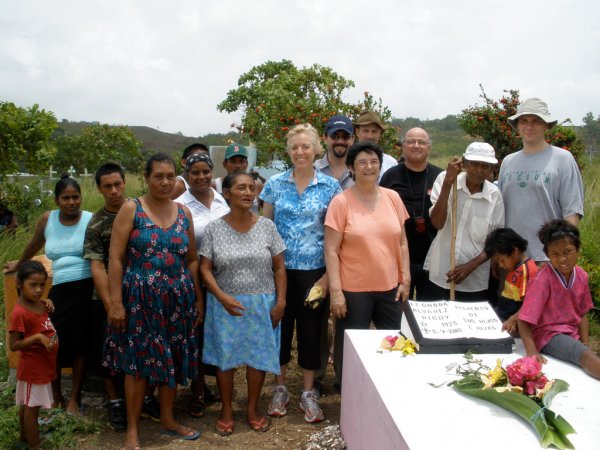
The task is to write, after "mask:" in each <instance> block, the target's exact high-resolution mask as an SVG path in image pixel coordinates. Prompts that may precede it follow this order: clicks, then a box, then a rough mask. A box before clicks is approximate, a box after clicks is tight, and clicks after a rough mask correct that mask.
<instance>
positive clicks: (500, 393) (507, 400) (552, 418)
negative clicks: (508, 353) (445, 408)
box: [438, 353, 575, 449]
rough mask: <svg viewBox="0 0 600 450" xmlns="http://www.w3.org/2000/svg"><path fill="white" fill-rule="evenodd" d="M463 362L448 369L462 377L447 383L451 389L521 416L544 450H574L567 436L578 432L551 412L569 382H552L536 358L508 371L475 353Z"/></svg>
mask: <svg viewBox="0 0 600 450" xmlns="http://www.w3.org/2000/svg"><path fill="white" fill-rule="evenodd" d="M464 358H465V360H466V362H465V363H463V364H460V365H459V364H452V365H451V366H450V367H449V368H448V369H449V370H453V369H454V370H455V371H456V374H457V375H458V376H460V378H459V379H458V380H455V381H451V382H450V383H448V384H449V385H450V386H452V388H454V389H455V390H457V391H459V392H461V393H463V394H466V395H469V396H471V397H476V398H480V399H482V400H485V401H487V402H490V403H493V404H495V405H496V406H499V407H501V408H504V409H506V410H508V411H510V412H512V413H514V414H516V415H518V416H519V417H521V418H522V419H523V420H525V422H527V423H528V424H529V425H531V426H532V427H533V429H534V430H535V431H536V433H537V435H538V438H539V441H540V444H541V446H542V447H543V448H548V447H549V446H551V445H553V446H555V447H556V448H559V449H572V448H574V447H573V444H572V443H571V441H569V439H568V438H567V435H568V434H572V433H575V430H574V429H573V427H572V426H571V425H570V424H569V422H567V421H566V420H565V419H564V418H563V417H562V416H559V415H557V414H556V413H555V412H554V411H552V410H551V409H550V403H551V401H552V399H553V398H554V396H555V395H556V394H558V393H560V392H562V391H565V390H567V389H568V387H569V384H568V383H567V382H566V381H563V380H559V379H555V380H549V379H548V378H547V377H546V376H545V375H544V374H543V373H542V366H541V364H540V362H539V361H538V360H537V358H536V357H535V356H526V357H523V358H519V359H517V360H516V361H514V362H513V363H512V364H508V365H507V366H506V367H502V361H501V360H500V359H498V360H497V361H496V366H495V367H494V368H493V369H492V368H490V367H488V366H485V365H484V364H483V363H482V361H481V360H480V359H475V358H474V356H473V354H472V353H466V354H465V355H464ZM438 387H439V386H438Z"/></svg>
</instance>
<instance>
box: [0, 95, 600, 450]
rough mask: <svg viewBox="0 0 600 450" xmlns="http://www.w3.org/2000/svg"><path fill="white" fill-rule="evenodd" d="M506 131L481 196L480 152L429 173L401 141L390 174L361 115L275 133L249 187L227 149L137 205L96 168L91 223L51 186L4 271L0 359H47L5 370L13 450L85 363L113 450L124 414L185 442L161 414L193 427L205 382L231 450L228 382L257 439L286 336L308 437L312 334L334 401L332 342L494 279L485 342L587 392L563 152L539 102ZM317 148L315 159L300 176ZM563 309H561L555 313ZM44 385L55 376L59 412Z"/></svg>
mask: <svg viewBox="0 0 600 450" xmlns="http://www.w3.org/2000/svg"><path fill="white" fill-rule="evenodd" d="M509 122H510V123H511V125H512V126H514V127H515V128H516V129H517V130H518V132H519V135H520V136H521V138H522V140H523V149H522V150H521V151H519V152H517V153H515V154H513V155H510V156H509V157H507V158H506V159H505V160H504V162H503V164H502V166H501V168H500V175H499V182H498V185H496V184H494V183H493V182H492V181H491V180H492V179H493V173H494V170H493V169H494V165H495V164H497V162H498V161H497V159H496V157H495V152H494V149H493V148H492V147H491V146H490V145H489V144H486V143H482V142H476V143H472V144H471V145H469V146H468V148H467V149H466V151H465V153H464V155H463V158H462V159H459V158H453V159H452V160H451V161H450V162H449V163H448V166H447V168H446V170H445V171H443V170H442V169H440V168H438V167H436V166H434V165H432V164H430V163H429V162H428V157H429V153H430V150H431V140H430V138H429V136H428V134H427V132H426V131H425V130H423V129H421V128H413V129H410V130H408V131H407V132H406V133H405V135H404V138H403V140H402V150H403V152H402V159H401V160H400V161H396V160H395V159H394V158H392V157H391V156H389V155H386V154H385V153H384V151H383V149H382V148H381V147H380V146H379V145H378V142H379V139H380V137H381V135H382V133H383V131H384V130H385V129H386V125H385V124H383V123H382V121H381V119H380V117H379V116H378V115H377V114H376V113H375V112H373V111H368V112H365V113H363V114H361V115H360V116H359V117H358V119H357V120H356V121H355V122H354V123H353V122H352V121H351V120H350V119H349V118H348V117H345V116H334V117H332V118H331V119H329V121H328V122H327V124H326V126H325V133H324V135H323V136H319V134H318V132H317V130H316V129H315V128H314V127H313V126H311V125H309V124H300V125H297V126H295V127H294V128H292V129H291V130H290V131H289V133H288V136H287V153H288V155H289V159H290V162H291V167H290V168H289V169H288V170H287V171H285V172H283V173H280V174H277V175H275V176H273V177H272V178H270V179H269V180H268V181H266V180H261V179H260V178H259V177H257V176H254V175H253V174H249V173H247V169H248V163H247V159H248V154H247V151H246V149H245V148H244V146H242V145H240V144H231V145H229V146H228V147H227V149H226V151H225V158H224V162H223V165H224V167H225V169H226V170H227V173H228V174H227V176H226V177H224V178H222V179H218V180H214V179H213V168H214V164H213V161H212V159H211V158H210V155H209V152H208V149H207V148H206V147H205V146H204V145H202V144H193V145H191V146H189V147H188V148H186V149H185V150H184V153H183V157H182V160H181V164H182V167H183V172H182V174H181V175H180V176H178V175H177V167H176V164H175V163H174V161H173V160H172V159H171V158H170V157H169V156H167V155H164V154H156V155H154V156H152V157H151V158H150V159H149V160H148V162H147V165H146V168H145V172H144V177H145V181H146V185H147V192H146V194H144V195H143V196H141V197H139V198H136V199H132V200H130V199H127V198H126V197H125V194H124V192H125V174H124V172H123V170H122V169H121V168H120V167H119V166H118V165H116V164H112V163H108V164H105V165H103V166H102V167H100V168H99V169H98V170H97V172H96V177H95V179H96V184H97V187H98V191H99V192H100V194H102V196H103V198H104V207H103V208H102V209H101V210H100V211H98V212H96V213H95V214H94V215H93V216H92V214H91V213H88V212H86V211H81V209H80V206H81V190H80V188H79V185H78V184H77V182H76V181H75V180H74V179H72V178H69V177H65V178H63V179H61V180H60V181H59V182H58V183H57V185H56V189H55V199H56V204H57V206H58V209H57V210H54V211H51V212H48V213H45V214H44V215H42V217H41V218H40V219H39V221H38V223H37V225H36V228H35V232H34V236H33V238H32V240H31V242H30V243H29V244H28V245H27V247H26V248H25V250H24V252H23V255H22V256H21V258H20V259H19V261H17V262H16V264H14V265H13V266H11V267H9V268H8V269H9V270H10V269H12V270H15V269H16V270H17V280H18V286H19V290H20V297H19V305H20V307H19V311H21V312H20V313H19V314H16V317H19V319H18V320H17V319H14V320H13V322H11V327H10V329H9V331H10V333H11V348H12V349H13V350H21V351H22V354H25V351H26V349H30V350H31V353H32V354H33V353H35V352H34V351H33V350H34V348H37V353H40V354H43V356H44V358H45V361H47V362H46V363H45V364H46V365H48V364H49V362H48V361H50V360H51V359H52V358H51V357H50V358H49V357H48V353H49V352H54V353H56V352H58V354H57V357H56V359H55V361H57V362H56V363H55V366H52V367H51V368H50V370H46V371H44V375H45V376H44V377H36V378H35V379H34V378H31V377H29V376H28V375H27V374H28V373H29V371H30V367H26V366H25V365H29V364H31V362H30V361H32V359H28V358H22V359H21V362H20V364H23V365H24V366H23V370H21V366H20V369H19V376H18V379H19V383H25V384H24V387H21V388H19V387H18V389H17V402H18V403H19V404H21V405H22V411H24V412H23V413H22V414H21V425H22V438H23V439H26V440H27V441H28V442H29V445H30V446H32V445H35V444H36V441H35V439H37V444H39V438H32V437H31V436H34V435H37V428H36V429H35V430H34V431H31V430H32V427H33V425H32V423H33V421H32V419H31V418H32V417H33V416H36V415H37V409H36V408H39V407H40V406H44V407H45V406H48V405H49V404H53V405H55V406H56V405H61V404H64V406H65V407H66V409H67V411H70V412H76V411H78V410H79V407H80V403H81V387H82V383H83V379H84V378H85V373H86V367H87V366H86V361H87V356H88V354H87V353H86V351H87V349H88V347H89V346H91V347H93V348H95V349H96V350H97V354H95V356H94V357H93V358H92V359H93V360H94V361H96V362H97V361H101V362H102V366H103V367H104V368H105V369H106V370H107V372H106V373H105V385H106V388H107V394H108V396H109V399H110V404H109V411H112V412H111V413H110V414H109V418H110V421H111V424H112V426H113V427H114V428H116V429H121V430H125V429H126V438H125V447H126V448H128V449H135V448H139V427H138V424H139V419H140V416H142V415H144V414H145V415H150V416H151V417H153V418H154V419H155V420H157V421H159V422H160V429H161V431H162V432H163V433H165V434H169V435H173V436H177V437H180V438H182V439H188V440H192V439H196V438H198V437H199V435H200V433H199V432H198V431H197V430H194V429H192V428H189V427H186V426H184V425H182V424H180V423H179V422H177V420H176V419H175V417H174V415H173V403H174V400H175V393H176V387H177V385H178V384H187V383H188V382H190V383H191V389H192V393H193V400H192V402H191V404H190V405H189V412H190V414H191V415H192V416H194V417H201V416H202V415H203V408H204V405H205V400H206V398H207V397H208V395H209V394H210V391H208V390H207V389H206V385H205V383H204V375H205V372H210V371H211V370H214V371H215V373H216V377H217V384H218V388H219V394H220V401H221V402H222V408H221V412H220V415H219V418H218V420H217V422H216V424H215V431H216V432H217V433H218V434H220V435H222V436H227V435H230V434H231V433H233V432H234V426H235V420H234V411H233V408H232V397H233V384H234V371H235V369H236V368H238V367H241V366H246V380H247V389H248V404H247V423H248V425H249V426H250V427H251V428H252V429H253V430H255V431H257V432H265V431H267V430H268V429H269V427H270V419H269V418H268V417H267V416H265V415H263V414H262V413H261V412H260V411H259V408H258V401H259V398H260V395H261V392H262V387H263V383H264V379H265V374H266V373H267V372H269V373H273V374H275V375H276V385H275V387H274V389H273V396H272V398H271V401H270V404H269V407H268V409H267V414H268V415H269V416H272V417H278V416H283V415H285V414H287V408H286V407H287V405H288V404H289V402H290V397H291V395H290V393H289V392H288V390H287V387H286V372H287V367H288V364H289V362H290V360H291V355H292V340H293V336H294V332H295V334H296V348H297V354H298V365H299V366H300V368H301V370H302V375H303V380H302V393H301V395H300V399H299V407H300V409H301V410H302V411H303V413H304V419H305V420H306V421H307V422H318V421H321V420H323V419H324V414H323V411H322V409H321V408H320V405H319V394H320V390H321V388H322V383H323V377H324V370H325V368H326V366H327V361H328V358H329V356H330V343H329V341H328V320H329V318H330V316H331V319H332V320H333V323H334V333H333V334H334V336H333V362H334V371H335V376H336V381H337V382H339V383H341V381H342V375H343V346H344V331H345V330H347V329H367V328H369V327H370V325H371V323H373V324H374V325H375V326H376V327H377V328H383V329H398V328H399V327H400V319H401V315H402V309H401V303H402V301H405V300H406V299H408V298H416V299H417V300H432V299H441V298H446V299H447V298H449V291H450V289H452V290H453V291H454V290H455V291H456V298H457V299H458V300H473V299H477V300H482V299H484V298H485V295H486V294H485V292H486V290H487V287H488V281H489V277H490V273H496V274H497V275H498V277H499V278H500V279H501V280H502V282H501V291H502V295H501V296H500V300H499V302H498V306H497V307H498V312H499V315H500V316H501V317H502V320H503V321H504V327H505V328H506V329H507V330H508V331H510V332H512V333H516V332H517V330H518V331H520V333H521V336H522V338H523V340H524V342H525V348H526V350H527V353H528V354H533V355H536V356H538V357H539V358H540V359H543V357H541V356H539V355H540V352H544V353H547V354H550V355H552V356H555V357H558V358H561V359H567V360H569V361H571V362H573V363H575V364H578V365H581V366H582V367H583V368H584V369H585V370H586V371H587V372H588V373H590V374H592V375H593V376H596V377H600V360H599V359H598V358H597V357H596V356H595V354H593V353H592V352H591V351H590V350H589V349H587V347H586V346H585V345H584V344H587V340H588V330H587V321H586V320H585V314H586V313H587V311H589V309H590V308H591V307H592V305H591V296H590V294H589V288H587V277H586V274H585V272H583V271H582V270H581V269H580V268H578V267H576V260H577V254H578V252H579V246H580V241H579V233H578V230H577V228H576V225H577V223H578V221H579V219H580V217H582V215H583V188H582V182H581V175H580V174H579V171H578V169H577V165H576V164H575V161H574V160H573V157H572V156H571V155H570V154H569V153H568V152H566V151H564V150H562V149H558V148H555V147H552V146H550V145H548V144H547V143H546V141H545V140H544V133H545V131H546V130H547V129H548V128H550V127H551V126H553V124H555V123H556V121H552V120H551V118H550V115H549V114H548V111H547V106H546V104H545V103H543V102H542V101H541V100H539V99H529V100H526V101H525V102H523V103H522V104H521V105H520V106H519V109H518V111H517V114H516V115H515V116H512V117H511V118H510V119H509ZM321 139H322V141H323V142H324V143H325V146H326V154H325V155H324V156H323V157H321V158H319V157H320V156H321V153H322V150H323V148H322V144H321ZM355 141H356V142H355ZM265 181H266V182H265ZM257 213H261V214H257ZM453 216H454V217H453ZM453 224H454V225H453ZM505 226H506V228H505ZM542 226H543V227H542ZM540 228H541V230H540ZM538 232H539V240H538ZM452 241H454V242H453V244H452V247H453V248H454V250H455V252H454V253H455V255H453V256H454V258H455V260H454V261H450V258H449V255H450V253H451V252H450V246H451V242H452ZM42 247H45V251H46V254H47V255H48V257H49V258H50V259H51V260H52V271H53V286H52V289H51V291H50V294H49V298H50V299H51V301H48V300H44V299H42V298H41V293H39V286H40V285H41V286H42V287H43V283H44V282H45V276H46V274H45V271H44V272H42V270H39V267H38V266H35V267H33V266H32V263H31V262H30V261H29V260H30V259H31V257H33V256H34V255H35V254H36V253H37V252H38V251H39V250H41V249H42ZM538 249H540V251H538ZM490 259H491V260H493V261H494V265H493V266H490ZM548 261H549V263H548ZM539 267H543V268H541V269H540V270H539V273H538V274H537V277H535V275H536V273H537V272H538V268H539ZM42 269H43V268H42ZM534 279H535V280H534ZM32 286H33V287H32ZM94 287H95V290H94ZM34 288H35V289H34ZM560 289H562V290H564V291H565V292H568V294H569V295H568V296H566V294H565V295H562V293H561V294H558V293H557V292H559V290H560ZM314 292H317V293H318V295H316V297H318V301H316V302H314V301H312V300H314V297H315V295H313V293H314ZM561 292H562V291H561ZM92 298H95V299H96V301H94V300H92ZM565 298H567V299H568V301H567V303H568V304H569V306H568V307H565V306H564V305H562V304H561V305H559V302H560V301H562V302H565V301H566V300H564V299H565ZM309 299H310V300H311V301H309ZM94 305H96V306H94ZM521 305H523V307H522V308H521ZM22 310H26V311H28V313H33V315H35V316H36V317H38V316H40V317H42V318H43V320H42V322H43V324H44V326H46V331H43V332H42V333H41V334H42V335H43V337H40V331H39V330H38V328H39V327H38V328H34V329H33V330H34V331H31V333H33V336H34V337H31V336H30V331H28V329H27V327H24V326H23V323H24V322H26V318H22V317H21V316H22V315H23V314H24V312H23V311H22ZM48 314H49V316H48ZM92 323H93V324H94V326H93V327H92V326H91V325H92ZM104 323H105V324H107V325H108V326H107V327H106V328H105V331H104V332H103V331H102V327H103V324H104ZM98 326H99V327H100V328H98ZM94 329H95V330H97V331H96V332H93V330H94ZM54 330H56V331H54ZM35 336H37V337H35ZM56 336H58V340H57V339H56ZM94 336H96V337H95V338H94ZM98 336H100V339H98ZM94 342H96V343H95V344H94ZM90 343H91V344H90ZM57 348H58V350H57ZM32 358H33V356H32ZM92 364H93V363H92ZM61 367H73V389H72V391H71V396H70V398H69V399H68V401H65V400H63V398H62V394H61V389H60V369H61ZM120 377H123V385H124V395H125V397H124V401H123V399H122V397H121V395H120V391H119V382H118V380H119V378H120ZM50 382H52V389H51V390H50V389H48V386H49V383H50ZM29 385H34V386H38V385H41V386H43V389H42V388H40V389H37V388H36V389H34V390H27V386H29ZM155 388H157V389H158V397H159V401H158V404H159V405H160V407H159V408H158V405H157V404H155V403H156V400H155V398H154V396H153V391H154V389H155ZM23 389H24V390H23ZM23 392H26V394H23ZM29 392H31V395H29ZM123 408H126V414H124V413H122V411H123ZM120 411H121V412H120ZM36 424H37V421H36ZM36 427H37V425H36ZM28 430H29V431H28Z"/></svg>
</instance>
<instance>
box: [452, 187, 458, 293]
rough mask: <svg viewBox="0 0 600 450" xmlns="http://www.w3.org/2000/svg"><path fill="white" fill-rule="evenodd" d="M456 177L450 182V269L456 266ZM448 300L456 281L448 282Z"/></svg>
mask: <svg viewBox="0 0 600 450" xmlns="http://www.w3.org/2000/svg"><path fill="white" fill-rule="evenodd" d="M457 180H458V178H457V179H455V180H454V183H452V240H451V241H450V271H452V270H454V268H455V267H456V257H455V253H456V204H457V201H458V186H457ZM450 300H456V283H455V282H454V280H452V281H451V282H450Z"/></svg>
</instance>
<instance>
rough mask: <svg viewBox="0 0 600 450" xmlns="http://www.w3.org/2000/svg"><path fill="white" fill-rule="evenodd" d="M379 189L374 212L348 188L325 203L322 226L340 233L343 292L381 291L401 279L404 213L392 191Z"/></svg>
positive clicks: (397, 197) (402, 205)
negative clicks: (326, 206) (326, 208)
mask: <svg viewBox="0 0 600 450" xmlns="http://www.w3.org/2000/svg"><path fill="white" fill-rule="evenodd" d="M379 190H380V192H381V199H380V201H379V203H378V204H377V206H376V208H375V210H374V211H369V210H368V209H367V208H366V207H365V206H363V204H362V203H360V201H358V199H357V198H356V196H355V195H354V192H353V191H352V189H348V190H346V191H344V192H343V193H342V194H340V195H338V196H337V197H335V198H334V199H333V200H332V201H331V205H329V210H328V211H327V217H326V219H325V225H326V226H328V227H331V228H333V229H334V230H336V231H338V232H340V233H342V234H343V237H342V242H341V244H340V248H339V250H338V255H339V260H340V280H341V283H342V289H343V290H344V291H349V292H385V291H389V290H391V289H394V288H395V287H397V286H398V284H399V283H400V282H401V281H402V255H401V252H400V239H401V237H402V231H403V226H404V221H405V220H406V218H407V217H408V212H407V211H406V208H405V207H404V204H403V203H402V200H400V197H399V196H398V195H397V194H396V193H395V192H394V191H392V190H390V189H386V188H379Z"/></svg>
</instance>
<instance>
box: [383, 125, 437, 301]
mask: <svg viewBox="0 0 600 450" xmlns="http://www.w3.org/2000/svg"><path fill="white" fill-rule="evenodd" d="M430 151H431V140H430V139H429V135H428V134H427V133H426V132H425V130H423V129H422V128H411V129H410V130H408V131H407V132H406V134H405V135H404V139H403V140H402V154H403V156H404V161H401V162H400V163H399V164H398V165H397V166H395V167H392V168H390V169H389V170H388V171H387V172H386V173H384V174H383V177H382V178H381V182H380V183H379V184H380V185H381V186H383V187H386V188H389V189H393V190H394V191H396V192H398V195H400V198H401V199H402V201H403V202H404V205H405V206H406V209H407V210H408V213H409V214H410V217H409V218H408V219H407V220H406V222H405V223H404V228H405V230H406V239H407V240H408V252H409V255H410V274H411V285H410V294H409V298H411V299H412V298H413V295H414V291H415V289H416V291H417V300H430V299H432V298H433V297H431V296H430V293H429V292H428V289H427V285H428V283H427V281H428V279H429V276H428V274H427V272H425V271H424V270H423V262H424V261H425V257H426V256H427V251H428V250H429V246H430V245H431V242H432V241H433V238H435V235H436V229H435V228H434V227H433V225H432V224H431V219H430V217H429V208H431V200H430V195H431V188H432V187H433V182H434V181H435V179H436V178H437V176H438V175H439V174H440V172H442V169H440V168H439V167H437V166H434V165H432V164H429V163H428V162H427V158H428V157H429V152H430Z"/></svg>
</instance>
